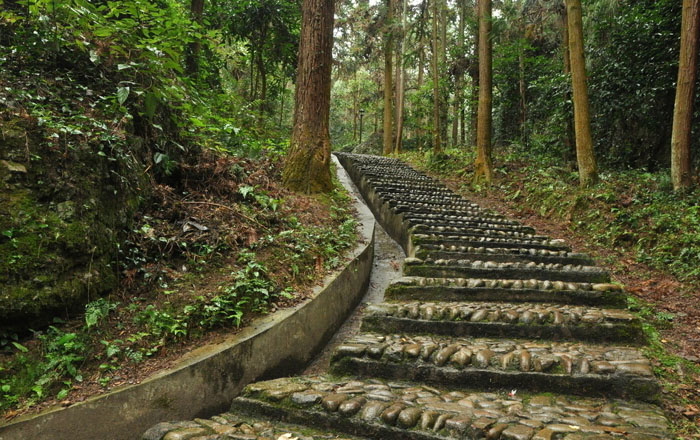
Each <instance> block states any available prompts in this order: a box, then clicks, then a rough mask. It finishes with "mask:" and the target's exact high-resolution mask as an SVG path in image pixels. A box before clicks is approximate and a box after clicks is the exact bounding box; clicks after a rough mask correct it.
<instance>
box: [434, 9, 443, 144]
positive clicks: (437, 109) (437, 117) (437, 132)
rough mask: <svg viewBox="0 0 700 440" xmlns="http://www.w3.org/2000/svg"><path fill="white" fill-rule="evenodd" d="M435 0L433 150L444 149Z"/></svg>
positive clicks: (438, 14) (438, 12)
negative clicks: (441, 132)
mask: <svg viewBox="0 0 700 440" xmlns="http://www.w3.org/2000/svg"><path fill="white" fill-rule="evenodd" d="M432 2H433V65H432V68H433V151H434V152H435V153H439V152H441V151H442V140H441V138H440V82H439V78H438V64H439V61H438V57H439V56H440V51H439V47H438V21H439V20H440V9H439V8H438V0H432Z"/></svg>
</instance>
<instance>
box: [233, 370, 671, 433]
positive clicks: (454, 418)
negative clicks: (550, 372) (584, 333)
mask: <svg viewBox="0 0 700 440" xmlns="http://www.w3.org/2000/svg"><path fill="white" fill-rule="evenodd" d="M232 410H233V411H236V412H237V413H238V412H243V413H246V412H248V413H255V414H261V415H264V416H267V417H270V418H275V419H279V420H283V421H287V422H293V423H302V422H303V423H305V424H309V425H312V426H316V427H318V428H326V429H330V428H333V429H337V430H340V431H343V432H348V433H352V434H355V435H361V436H365V437H369V438H373V439H382V440H383V439H400V440H404V439H479V438H488V439H504V440H552V439H567V440H579V439H589V438H590V439H591V440H592V439H594V438H595V439H596V440H603V439H613V438H617V439H626V438H629V439H640V440H641V439H647V440H652V439H664V438H670V434H669V432H668V428H667V426H666V425H667V424H666V419H665V418H664V417H663V414H662V413H661V412H660V411H659V410H658V408H656V407H654V406H652V405H648V404H645V403H636V402H626V401H620V400H611V399H595V398H588V397H584V398H579V397H573V396H552V395H551V394H529V393H525V392H521V391H519V390H515V389H505V390H497V391H495V392H491V393H484V392H475V391H469V390H451V389H446V388H434V387H431V386H427V385H424V384H423V385H421V384H414V383H403V382H385V381H382V380H376V379H370V380H340V381H337V380H333V379H331V378H328V377H323V376H320V377H316V376H314V377H308V376H307V377H300V378H293V379H277V380H273V381H267V382H258V383H256V384H253V385H250V386H248V387H247V388H246V390H245V391H244V393H243V396H242V397H239V398H236V399H235V400H234V402H233V406H232Z"/></svg>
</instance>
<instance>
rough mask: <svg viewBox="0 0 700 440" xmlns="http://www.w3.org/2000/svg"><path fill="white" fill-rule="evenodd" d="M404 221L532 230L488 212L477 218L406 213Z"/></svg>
mask: <svg viewBox="0 0 700 440" xmlns="http://www.w3.org/2000/svg"><path fill="white" fill-rule="evenodd" d="M404 220H406V221H408V222H411V223H425V224H432V225H453V226H455V225H456V226H460V225H470V224H472V223H479V222H481V223H483V222H488V223H490V224H493V225H495V226H511V227H517V226H519V227H523V228H528V229H533V228H531V227H530V226H524V225H522V224H521V223H520V222H517V221H515V220H509V219H506V218H505V217H503V216H502V215H499V214H493V213H490V212H488V211H484V212H483V214H482V215H477V216H464V215H435V214H421V213H406V214H404Z"/></svg>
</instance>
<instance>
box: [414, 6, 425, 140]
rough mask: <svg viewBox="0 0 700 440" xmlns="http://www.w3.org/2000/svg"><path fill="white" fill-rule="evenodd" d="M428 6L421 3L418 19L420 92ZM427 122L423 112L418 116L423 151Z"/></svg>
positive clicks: (418, 131)
mask: <svg viewBox="0 0 700 440" xmlns="http://www.w3.org/2000/svg"><path fill="white" fill-rule="evenodd" d="M426 8H427V0H423V2H422V3H421V15H420V20H419V21H418V33H419V35H420V37H419V38H418V41H419V42H418V79H417V84H416V87H417V89H418V92H419V93H420V91H421V89H422V88H423V77H424V75H425V74H424V70H423V66H425V27H424V23H425V16H426V12H425V10H426ZM424 123H425V119H424V118H423V112H421V113H420V117H419V118H418V128H417V129H416V137H417V138H418V149H419V150H421V151H422V149H423V138H424V137H425V131H424V130H423V124H424Z"/></svg>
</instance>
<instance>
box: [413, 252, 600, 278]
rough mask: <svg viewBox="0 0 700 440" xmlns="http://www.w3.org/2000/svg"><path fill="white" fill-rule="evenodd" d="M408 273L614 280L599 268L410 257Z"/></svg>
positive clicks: (438, 275) (429, 275)
mask: <svg viewBox="0 0 700 440" xmlns="http://www.w3.org/2000/svg"><path fill="white" fill-rule="evenodd" d="M404 273H405V274H406V275H408V276H422V277H442V278H488V279H523V280H550V281H569V282H579V283H606V282H609V281H610V274H609V273H608V271H606V270H605V269H601V268H599V267H597V266H582V265H570V264H567V265H563V264H559V263H548V264H545V263H535V262H534V261H531V262H529V263H525V262H497V261H488V260H487V261H482V260H476V261H471V260H446V259H438V260H432V259H426V260H421V259H419V258H406V260H405V262H404Z"/></svg>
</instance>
